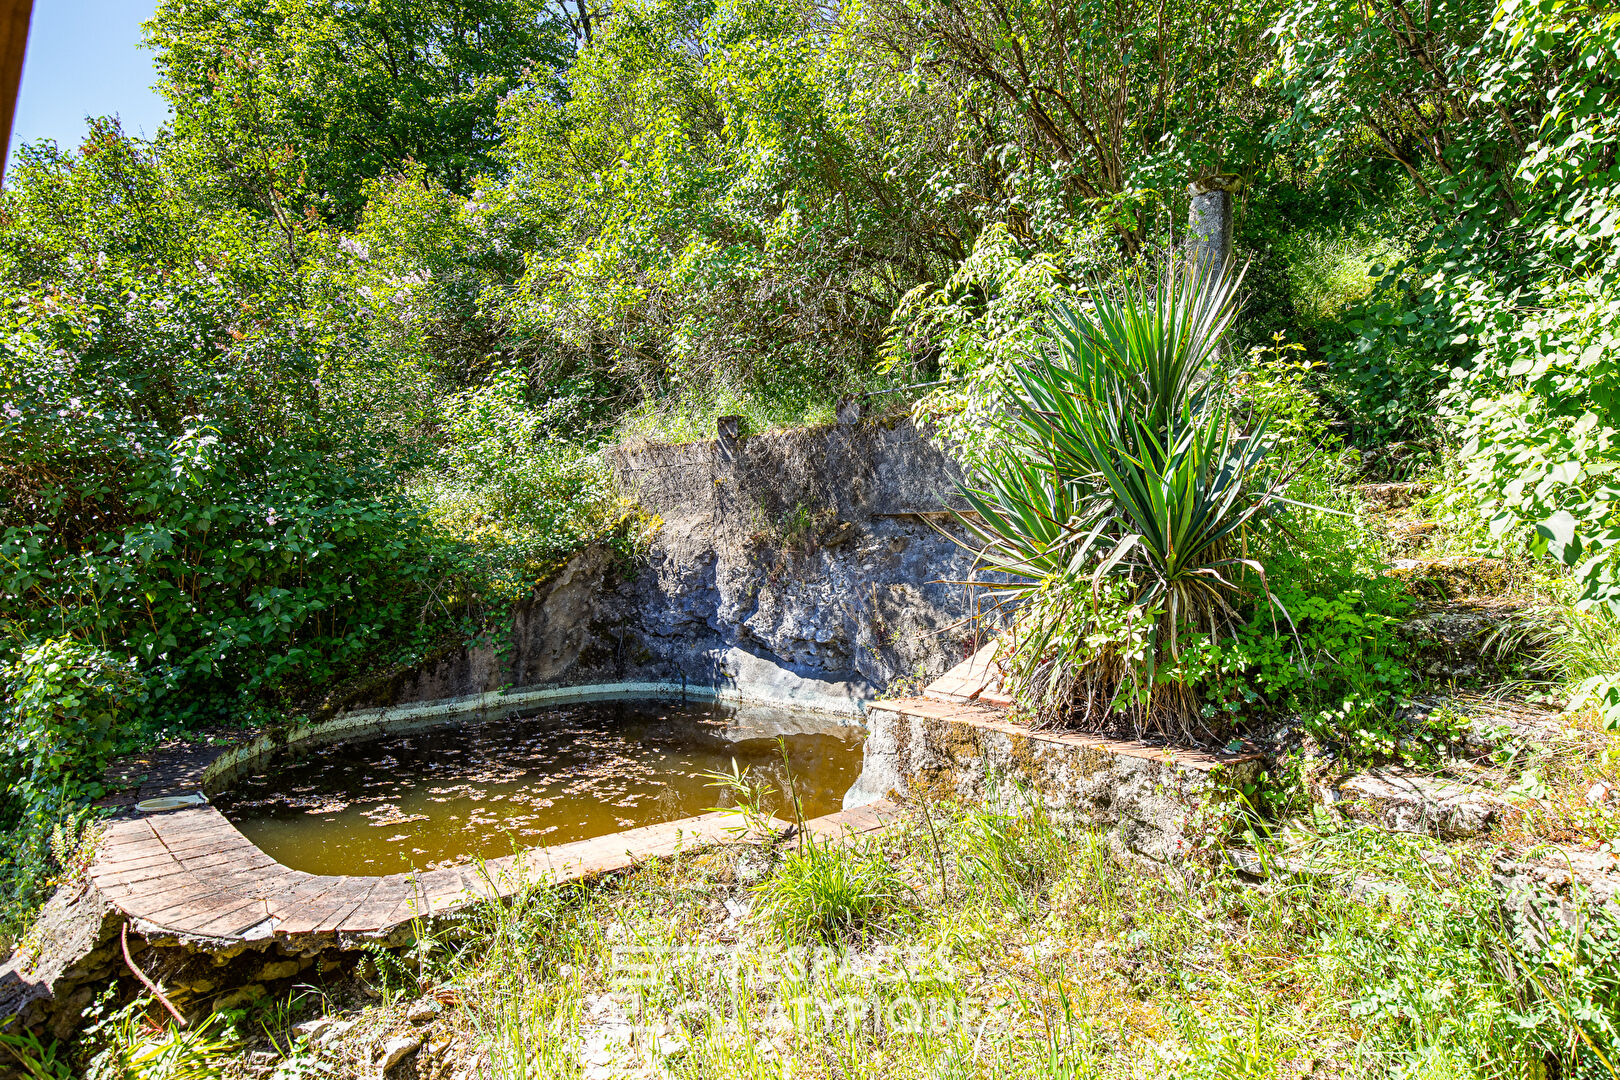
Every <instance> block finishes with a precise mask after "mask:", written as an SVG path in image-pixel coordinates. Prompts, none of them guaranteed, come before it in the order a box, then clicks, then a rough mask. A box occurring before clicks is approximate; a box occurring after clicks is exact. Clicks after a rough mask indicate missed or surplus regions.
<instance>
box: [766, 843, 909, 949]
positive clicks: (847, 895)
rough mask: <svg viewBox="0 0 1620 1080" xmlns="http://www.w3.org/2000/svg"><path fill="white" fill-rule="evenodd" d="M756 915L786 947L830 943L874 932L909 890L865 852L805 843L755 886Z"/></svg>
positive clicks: (881, 862)
mask: <svg viewBox="0 0 1620 1080" xmlns="http://www.w3.org/2000/svg"><path fill="white" fill-rule="evenodd" d="M757 894H758V896H759V900H760V908H759V910H760V913H761V915H762V916H763V917H764V918H765V920H766V922H767V923H769V924H770V925H771V927H772V928H773V929H774V930H775V931H776V933H777V934H778V935H779V936H780V937H781V938H782V939H783V940H784V941H787V942H789V943H804V942H809V941H822V942H825V943H828V944H833V943H837V942H842V941H849V940H851V939H853V938H864V937H868V936H870V935H871V934H873V933H875V932H877V931H878V930H880V929H881V926H882V924H883V922H884V920H885V919H887V918H889V917H891V916H893V915H895V914H897V913H898V912H900V911H901V910H903V909H904V908H905V907H906V906H907V905H908V903H909V900H910V896H911V892H910V890H909V889H908V888H907V886H906V885H905V884H904V883H903V882H902V881H901V880H900V878H899V877H898V875H896V873H895V871H894V868H893V867H891V866H890V865H889V864H888V863H887V862H885V861H884V859H883V856H882V854H881V853H880V852H878V851H876V850H873V849H871V848H865V847H861V848H853V847H838V846H829V845H827V844H825V843H822V844H807V845H806V846H805V847H804V848H803V849H801V850H798V851H792V852H789V853H788V854H787V856H786V857H785V858H783V860H782V862H781V863H780V864H779V865H778V866H777V868H776V872H775V873H773V874H772V875H771V876H770V877H769V878H767V879H766V880H765V881H764V882H762V883H761V884H760V885H759V886H758V887H757Z"/></svg>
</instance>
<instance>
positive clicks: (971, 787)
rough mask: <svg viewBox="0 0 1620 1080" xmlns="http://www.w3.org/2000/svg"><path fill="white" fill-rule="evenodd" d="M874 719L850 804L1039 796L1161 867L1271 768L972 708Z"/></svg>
mask: <svg viewBox="0 0 1620 1080" xmlns="http://www.w3.org/2000/svg"><path fill="white" fill-rule="evenodd" d="M866 724H867V735H866V763H865V768H864V769H863V770H862V772H861V776H860V779H859V781H857V783H856V786H855V788H854V789H853V790H851V792H850V793H849V795H848V796H847V797H846V799H845V806H860V805H862V804H863V803H865V802H866V801H867V800H873V801H875V800H878V799H883V798H886V797H890V796H893V797H897V798H902V799H907V800H917V799H933V798H942V797H943V798H950V799H954V800H963V801H971V800H980V799H987V798H992V797H999V798H1001V799H1002V800H1007V799H1009V798H1013V797H1017V794H1018V793H1020V792H1027V793H1031V794H1033V795H1034V796H1035V797H1036V798H1039V799H1040V800H1041V801H1042V803H1043V804H1044V805H1045V806H1046V808H1047V809H1048V810H1050V811H1051V812H1052V813H1054V814H1055V815H1057V816H1059V817H1061V818H1065V819H1069V820H1079V821H1085V822H1090V823H1093V824H1099V825H1106V826H1109V827H1111V829H1112V830H1113V834H1114V836H1115V837H1116V838H1117V842H1118V844H1119V845H1120V846H1121V847H1123V848H1124V849H1125V850H1127V851H1129V852H1131V853H1133V854H1135V855H1138V856H1141V857H1145V858H1148V859H1151V860H1153V861H1155V862H1169V861H1171V860H1174V859H1177V858H1180V857H1184V856H1185V855H1186V854H1188V852H1189V849H1190V847H1191V846H1192V845H1193V844H1194V843H1196V842H1197V841H1198V840H1199V839H1200V836H1199V835H1194V833H1193V831H1192V829H1191V825H1192V824H1193V822H1194V820H1195V819H1196V816H1197V815H1198V813H1199V812H1200V811H1201V810H1203V809H1205V808H1208V807H1211V806H1212V805H1214V804H1216V803H1218V802H1219V801H1220V799H1221V798H1222V791H1223V789H1230V786H1231V785H1233V784H1240V783H1243V782H1245V781H1248V780H1251V779H1253V778H1254V776H1255V775H1256V774H1257V773H1258V772H1259V770H1260V768H1261V766H1262V759H1261V757H1260V755H1258V754H1231V755H1226V754H1208V753H1204V752H1202V751H1196V750H1185V749H1175V748H1169V747H1155V746H1148V745H1145V744H1143V743H1136V742H1128V741H1123V740H1115V739H1104V738H1099V737H1096V736H1089V735H1074V734H1067V733H1060V732H1043V731H1032V730H1030V729H1029V728H1028V727H1026V726H1024V725H1021V724H1014V723H1011V722H1009V721H1008V720H1006V719H1005V718H1004V715H1003V713H1002V711H1001V710H1000V709H999V708H995V707H989V706H984V705H980V704H976V703H971V702H964V703H958V702H950V701H937V700H933V699H931V698H910V699H907V700H904V701H893V702H880V703H874V704H872V705H870V706H868V707H867V710H866Z"/></svg>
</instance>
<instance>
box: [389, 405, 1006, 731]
mask: <svg viewBox="0 0 1620 1080" xmlns="http://www.w3.org/2000/svg"><path fill="white" fill-rule="evenodd" d="M609 463H610V465H611V466H612V468H613V471H614V474H615V476H616V477H617V479H618V483H619V485H620V488H621V490H622V491H623V492H624V494H625V495H626V496H628V497H630V498H633V499H635V500H636V501H637V502H638V503H639V504H640V505H641V507H642V508H643V509H644V510H645V512H647V513H648V514H649V515H653V516H655V518H656V520H657V527H656V535H655V537H654V540H653V542H652V545H651V548H650V550H648V551H647V553H646V554H645V556H644V557H643V558H641V559H639V560H637V561H636V562H635V563H634V564H633V565H624V564H623V563H622V562H621V561H620V560H618V559H617V558H616V557H615V556H613V555H612V554H611V553H610V552H608V551H606V550H603V549H593V550H589V551H585V552H583V553H581V554H580V555H578V556H576V557H575V558H574V559H573V560H572V561H570V562H569V564H568V565H567V566H566V567H565V568H564V569H563V570H562V571H561V572H560V573H558V574H557V575H555V576H554V577H553V578H552V579H550V580H549V581H548V582H547V583H546V584H545V585H543V586H542V587H540V588H539V589H537V590H536V594H535V596H534V598H533V599H532V600H531V601H530V602H529V603H528V604H527V605H525V606H524V607H523V608H522V609H521V610H520V611H519V612H518V614H517V616H516V618H515V620H514V623H513V627H512V635H511V638H510V640H509V641H507V642H505V643H503V645H502V646H501V647H500V648H497V647H496V646H493V645H489V646H481V647H475V648H471V649H467V650H463V651H461V652H460V653H459V654H456V655H453V656H450V657H448V658H445V659H444V660H442V661H439V662H438V663H436V664H433V665H430V666H429V667H427V668H425V669H423V670H420V671H418V672H415V673H412V674H411V675H409V676H405V677H402V678H400V679H398V680H395V682H394V683H393V684H392V685H391V686H390V687H388V688H387V689H386V690H385V691H384V692H383V693H382V694H381V695H379V696H378V697H377V698H376V699H375V700H376V703H379V704H381V703H385V702H386V703H397V702H404V701H420V700H430V699H434V698H443V697H454V696H459V695H463V694H473V693H482V692H485V691H489V690H494V689H498V688H500V687H502V686H528V685H534V684H537V683H547V682H568V683H580V682H599V681H618V680H625V681H643V680H645V681H675V682H679V681H681V680H682V679H683V678H684V679H686V680H688V681H690V682H692V683H695V684H708V685H714V686H721V687H727V688H735V689H738V690H741V691H743V692H745V693H751V694H754V695H757V696H761V697H772V698H788V699H791V698H795V697H801V696H819V697H827V696H832V697H839V698H847V699H854V700H865V699H867V698H870V697H871V696H873V695H874V694H875V693H877V692H879V691H882V690H884V689H887V688H889V687H891V686H893V685H895V684H896V683H899V682H902V681H905V682H912V681H915V683H916V684H918V685H920V684H921V683H922V682H924V681H926V680H927V679H929V678H932V677H934V676H936V675H938V674H939V673H941V672H943V671H944V670H946V669H947V668H949V667H950V666H952V665H953V664H955V663H957V662H958V661H960V660H961V659H962V658H963V657H964V656H965V655H967V654H968V653H969V652H971V651H972V648H973V646H974V645H975V644H976V643H975V641H974V639H973V628H972V627H971V626H969V625H967V624H966V623H965V622H964V618H965V616H967V615H968V614H969V613H970V605H971V603H972V598H971V596H970V595H969V590H968V589H967V588H966V587H964V586H963V585H961V584H960V582H961V581H962V580H963V579H965V578H966V577H967V576H968V574H969V573H970V571H971V570H972V559H971V556H970V555H969V554H968V553H967V552H966V551H965V550H964V549H963V548H962V547H960V546H959V545H958V544H956V543H955V542H954V541H953V540H952V539H950V537H949V536H948V535H947V534H946V533H945V532H943V531H942V530H949V529H953V528H955V526H953V525H952V524H950V521H949V515H948V514H946V513H945V508H946V507H947V506H948V505H949V504H950V501H951V500H952V498H953V491H954V487H955V484H956V481H957V479H958V478H959V476H960V473H959V472H958V470H957V467H956V465H955V464H954V463H953V462H952V461H951V459H950V458H949V457H947V456H946V455H945V454H943V453H941V452H940V451H939V450H938V449H937V448H936V447H934V446H933V445H932V444H931V443H930V442H929V441H928V440H927V439H926V438H925V437H924V436H923V435H921V434H920V433H919V432H918V431H917V430H916V428H914V427H913V426H912V424H911V423H910V422H909V421H902V422H898V423H885V422H881V421H879V422H866V423H860V424H838V425H834V426H829V427H825V428H818V429H811V430H800V431H788V432H775V433H771V434H767V435H760V436H755V437H752V438H726V439H722V440H714V441H708V442H700V443H688V444H683V445H675V446H671V445H648V446H643V447H639V448H618V449H615V450H613V451H611V452H610V455H609Z"/></svg>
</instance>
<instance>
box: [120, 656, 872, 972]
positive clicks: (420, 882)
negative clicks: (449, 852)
mask: <svg viewBox="0 0 1620 1080" xmlns="http://www.w3.org/2000/svg"><path fill="white" fill-rule="evenodd" d="M632 699H635V700H647V699H653V700H672V699H688V700H696V701H707V702H715V703H719V704H728V705H738V706H751V707H761V708H772V709H779V710H785V711H788V712H798V713H809V714H816V715H821V716H828V715H829V714H831V715H832V716H836V717H839V718H840V721H841V723H844V724H847V725H848V726H851V727H854V726H856V725H859V724H860V722H861V717H862V710H861V703H859V702H853V701H848V700H845V699H835V698H827V699H819V698H788V699H768V698H756V697H750V696H748V695H745V694H741V693H738V692H736V691H733V690H727V689H722V688H720V687H714V686H694V685H691V684H686V685H682V684H678V683H658V682H642V683H594V684H585V685H580V686H552V687H538V688H529V689H523V690H517V691H492V692H490V693H484V694H472V695H466V696H464V697H458V698H446V699H439V700H437V701H430V702H421V703H411V704H406V705H393V706H385V707H381V708H371V709H361V710H355V711H352V712H347V713H344V714H342V715H340V716H337V717H334V718H332V719H330V720H326V721H323V722H320V723H313V724H311V723H294V724H289V725H285V726H281V727H278V728H277V729H275V730H273V731H270V732H266V733H263V734H261V735H259V736H256V737H254V738H251V739H247V740H244V741H242V742H239V743H236V744H234V745H230V746H226V747H223V748H221V750H220V751H219V752H218V753H217V754H215V755H213V756H212V757H210V758H209V759H208V760H206V762H204V761H201V760H200V759H199V755H196V754H195V753H192V754H187V755H185V756H184V757H183V759H182V760H180V761H178V762H177V763H175V765H174V767H172V768H169V769H165V768H164V767H163V764H162V762H161V761H159V762H157V769H158V774H159V775H157V776H155V777H151V778H149V779H147V780H146V781H145V782H143V783H142V784H141V785H140V788H139V793H138V794H139V797H140V798H143V799H145V798H152V797H157V796H162V795H178V794H186V793H190V792H199V791H202V792H206V791H209V790H212V791H215V792H217V791H218V790H219V789H220V788H221V787H222V786H223V785H225V784H226V783H228V782H229V781H230V780H231V779H233V778H234V777H235V775H237V774H238V773H239V772H240V771H241V770H242V769H244V768H246V767H248V766H250V765H252V764H254V763H256V762H258V761H260V760H262V759H264V758H265V757H267V756H269V755H272V754H274V753H276V752H278V751H281V750H285V749H287V748H289V747H294V746H299V745H304V744H307V743H310V742H319V743H326V742H336V741H341V740H344V739H350V738H356V737H363V736H365V735H368V734H379V735H380V734H384V733H387V732H390V731H396V730H400V729H402V728H414V727H417V726H418V725H420V726H421V727H424V728H425V727H430V726H437V725H438V724H442V723H446V722H450V721H453V720H456V719H458V718H470V717H475V716H489V715H491V714H493V715H501V714H509V713H512V712H517V711H522V710H526V709H530V708H540V707H544V706H547V705H563V704H574V703H579V702H586V701H613V700H632ZM154 757H155V758H159V759H161V757H162V755H161V754H158V755H154ZM900 813H901V809H900V807H899V806H898V805H897V804H896V803H894V802H892V801H890V800H887V799H882V800H878V801H876V802H872V803H869V804H867V805H865V806H861V807H858V808H851V809H847V810H842V811H839V812H837V813H833V814H827V815H824V816H822V817H820V818H814V819H811V820H810V821H807V822H805V828H806V831H808V832H810V833H812V834H813V835H815V836H817V837H818V838H820V839H823V840H828V841H840V840H841V841H853V840H855V839H856V838H858V837H860V836H863V835H865V834H867V833H870V832H874V831H876V830H879V829H881V828H883V827H885V826H886V825H887V824H889V823H890V822H891V821H893V820H894V819H895V818H897V817H898V816H899V814H900ZM789 828H790V826H788V825H787V823H785V822H780V821H777V822H775V823H774V825H772V826H771V827H770V828H768V829H767V830H766V834H765V835H759V834H758V833H755V834H753V835H743V833H744V831H745V830H743V829H741V828H740V827H739V819H738V817H737V815H735V814H733V813H728V812H718V813H709V814H703V815H699V816H697V817H690V818H682V819H679V820H677V821H669V822H661V823H658V824H654V825H646V826H641V827H638V828H635V829H629V830H626V831H623V832H618V833H610V834H607V835H605V836H600V837H592V838H589V839H585V840H578V841H573V842H571V843H567V844H558V845H554V846H550V847H535V848H528V849H525V850H522V851H518V852H515V853H514V854H512V855H509V856H504V857H502V858H499V859H490V860H484V861H478V860H465V861H463V862H460V863H456V864H455V865H453V866H450V867H445V868H442V869H439V870H429V871H418V872H409V873H399V874H385V875H325V874H308V873H305V872H303V871H299V870H293V869H291V868H290V867H286V866H283V865H281V864H280V863H278V862H277V861H276V860H275V859H273V858H272V857H271V856H270V855H268V854H267V853H265V852H264V851H263V850H261V849H260V848H259V847H258V846H257V845H256V844H254V843H253V842H252V841H251V840H249V839H248V838H247V837H246V836H244V835H243V834H242V833H241V832H240V831H239V830H238V829H237V828H236V826H234V825H232V824H231V823H230V821H229V819H227V818H226V817H225V815H224V814H222V813H221V812H220V811H219V810H218V809H217V808H215V807H214V806H212V805H211V804H204V805H200V806H192V807H186V808H183V809H177V810H170V811H160V812H156V813H146V814H141V813H138V812H135V811H133V810H130V811H127V812H125V813H124V814H121V815H120V816H118V817H116V818H114V819H113V820H111V821H109V822H108V823H107V826H106V828H105V830H104V832H103V835H102V838H101V840H100V842H99V843H98V845H97V849H96V854H95V857H94V859H93V860H92V862H91V865H90V868H89V878H90V881H91V883H92V884H93V885H94V886H95V887H96V889H97V890H98V891H99V892H100V893H101V894H102V896H103V897H104V898H105V899H106V901H107V902H108V904H110V905H111V906H112V907H113V908H115V909H117V910H118V911H119V912H120V913H121V914H123V915H124V916H125V917H127V918H128V919H129V920H130V921H131V923H132V924H133V926H134V929H136V930H137V931H139V932H141V933H142V935H143V936H145V937H146V938H147V939H148V940H149V941H152V942H154V943H157V942H163V941H173V942H174V943H176V944H185V945H190V946H193V947H200V948H204V949H210V950H225V949H233V948H240V947H244V946H247V945H251V944H253V943H257V942H263V943H266V944H269V943H272V942H273V943H275V944H279V945H280V946H281V947H282V948H283V950H285V951H289V952H312V951H319V950H320V949H323V948H326V947H328V946H329V945H331V944H333V943H334V940H335V942H336V943H337V944H338V945H340V946H341V947H348V946H353V945H358V944H359V943H361V942H365V941H386V940H388V939H391V938H393V937H396V936H399V935H400V934H401V932H402V931H409V930H410V928H411V924H412V923H414V922H416V921H417V920H418V919H421V918H423V917H425V916H427V917H432V916H443V915H449V914H453V913H454V912H457V911H460V910H462V909H464V908H466V907H468V906H471V905H473V904H476V903H479V902H481V901H483V900H487V899H491V898H497V897H507V896H511V895H513V894H515V893H517V892H520V891H522V890H523V889H525V888H527V887H530V886H531V885H533V884H536V883H538V882H541V881H545V882H550V883H553V884H555V883H561V882H565V881H579V880H583V879H586V878H591V877H595V876H598V875H601V874H605V873H610V872H613V871H616V870H623V869H627V868H629V867H631V866H634V865H636V864H637V863H640V862H642V861H645V860H646V859H649V858H657V857H667V856H670V855H674V854H678V853H680V852H689V851H693V850H697V849H699V848H703V847H709V846H713V845H716V844H722V843H727V842H737V841H744V840H745V841H751V842H764V841H769V840H771V839H774V838H776V837H779V836H781V835H784V834H785V833H786V832H787V830H788V829H789Z"/></svg>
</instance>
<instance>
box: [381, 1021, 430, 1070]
mask: <svg viewBox="0 0 1620 1080" xmlns="http://www.w3.org/2000/svg"><path fill="white" fill-rule="evenodd" d="M421 1045H422V1033H421V1032H420V1031H407V1032H405V1033H404V1034H403V1035H395V1036H394V1037H393V1038H391V1039H389V1040H388V1041H387V1042H385V1043H383V1045H382V1056H381V1060H380V1062H379V1065H378V1069H379V1071H380V1072H385V1073H386V1072H387V1071H388V1070H389V1069H392V1068H393V1067H394V1066H395V1065H398V1064H399V1063H400V1062H401V1061H403V1060H405V1058H406V1057H408V1056H409V1055H411V1054H414V1053H416V1048H417V1047H419V1046H421Z"/></svg>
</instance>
